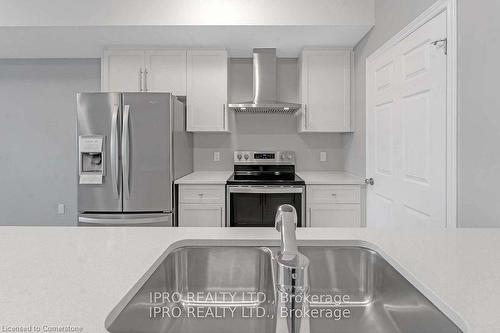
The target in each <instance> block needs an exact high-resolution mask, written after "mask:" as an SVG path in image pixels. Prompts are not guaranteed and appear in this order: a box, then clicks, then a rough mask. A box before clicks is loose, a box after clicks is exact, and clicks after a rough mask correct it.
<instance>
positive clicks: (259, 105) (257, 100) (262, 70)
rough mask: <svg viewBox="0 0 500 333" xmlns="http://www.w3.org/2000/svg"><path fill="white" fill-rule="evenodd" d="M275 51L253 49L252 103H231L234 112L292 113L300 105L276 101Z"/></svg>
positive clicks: (272, 49)
mask: <svg viewBox="0 0 500 333" xmlns="http://www.w3.org/2000/svg"><path fill="white" fill-rule="evenodd" d="M276 78H277V73H276V49H274V48H257V49H253V101H248V102H241V103H232V104H229V108H230V109H232V110H234V111H236V112H264V113H294V112H295V111H297V110H298V109H300V107H301V105H300V104H296V103H287V102H280V101H277V99H276V94H277V88H276V87H277V84H276Z"/></svg>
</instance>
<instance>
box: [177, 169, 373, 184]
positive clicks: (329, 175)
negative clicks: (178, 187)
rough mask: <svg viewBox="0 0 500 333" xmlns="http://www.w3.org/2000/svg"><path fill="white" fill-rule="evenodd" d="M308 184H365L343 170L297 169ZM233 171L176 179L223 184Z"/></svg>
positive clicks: (197, 172) (212, 172)
mask: <svg viewBox="0 0 500 333" xmlns="http://www.w3.org/2000/svg"><path fill="white" fill-rule="evenodd" d="M296 173H297V175H298V176H299V177H300V178H302V179H304V181H305V182H306V184H307V185H363V184H364V183H365V180H364V179H363V178H361V177H358V176H355V175H352V174H350V173H347V172H342V171H297V172H296ZM232 174H233V171H195V172H193V173H190V174H188V175H186V176H184V177H182V178H179V179H177V180H176V181H175V184H184V185H186V184H191V185H221V184H226V181H227V179H228V178H229V177H231V175H232Z"/></svg>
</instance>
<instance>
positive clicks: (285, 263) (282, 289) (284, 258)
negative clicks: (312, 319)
mask: <svg viewBox="0 0 500 333" xmlns="http://www.w3.org/2000/svg"><path fill="white" fill-rule="evenodd" d="M275 226H276V230H278V231H279V232H280V233H281V246H280V250H279V251H278V253H277V255H276V256H275V258H274V259H275V262H276V264H277V272H276V274H277V279H276V280H277V282H276V289H277V305H278V306H277V309H278V315H277V318H278V320H277V322H276V332H277V333H309V331H310V325H309V319H308V318H305V317H303V318H301V317H298V316H297V313H302V314H303V313H305V312H306V310H307V309H308V304H307V301H306V300H307V297H306V296H307V294H308V293H309V259H308V258H307V257H306V256H305V255H303V254H302V253H300V252H299V250H298V248H297V238H296V236H295V229H296V228H297V212H296V211H295V208H294V207H293V206H291V205H281V206H280V207H279V208H278V211H277V212H276V218H275ZM297 310H300V312H298V311H297Z"/></svg>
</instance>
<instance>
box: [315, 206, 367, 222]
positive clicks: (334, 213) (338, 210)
mask: <svg viewBox="0 0 500 333" xmlns="http://www.w3.org/2000/svg"><path fill="white" fill-rule="evenodd" d="M307 215H308V216H307V220H308V226H309V227H312V228H319V227H321V228H330V227H337V228H338V227H342V228H359V227H360V226H361V205H357V204H320V205H311V206H310V207H309V209H308V212H307Z"/></svg>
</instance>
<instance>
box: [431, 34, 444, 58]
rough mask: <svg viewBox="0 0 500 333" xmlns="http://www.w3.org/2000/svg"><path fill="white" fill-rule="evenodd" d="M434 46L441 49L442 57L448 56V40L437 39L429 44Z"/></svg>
mask: <svg viewBox="0 0 500 333" xmlns="http://www.w3.org/2000/svg"><path fill="white" fill-rule="evenodd" d="M431 44H432V45H434V46H438V47H442V48H443V50H444V55H448V38H443V39H438V40H435V41H433V42H432V43H431Z"/></svg>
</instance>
